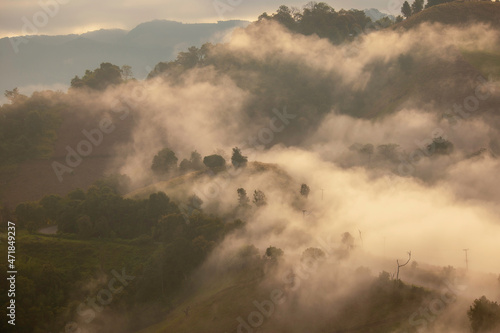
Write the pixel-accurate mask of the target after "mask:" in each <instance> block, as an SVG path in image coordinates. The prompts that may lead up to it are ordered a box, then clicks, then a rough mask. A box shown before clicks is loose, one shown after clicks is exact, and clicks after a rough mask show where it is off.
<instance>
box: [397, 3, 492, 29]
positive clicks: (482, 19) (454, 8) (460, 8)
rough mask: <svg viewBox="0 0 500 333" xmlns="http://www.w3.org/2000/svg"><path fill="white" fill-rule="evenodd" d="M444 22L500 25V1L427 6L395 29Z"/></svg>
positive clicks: (451, 23)
mask: <svg viewBox="0 0 500 333" xmlns="http://www.w3.org/2000/svg"><path fill="white" fill-rule="evenodd" d="M424 22H428V23H442V24H448V25H457V26H465V25H470V24H472V23H487V24H490V25H491V26H493V27H497V28H498V27H500V3H495V2H491V1H453V2H449V3H444V4H440V5H437V6H432V7H430V8H427V9H425V10H423V11H421V12H420V13H417V14H415V15H412V16H410V17H409V18H408V19H406V20H404V21H403V22H401V23H398V24H395V25H394V26H393V29H398V28H404V29H410V28H413V27H415V26H417V25H419V24H421V23H424Z"/></svg>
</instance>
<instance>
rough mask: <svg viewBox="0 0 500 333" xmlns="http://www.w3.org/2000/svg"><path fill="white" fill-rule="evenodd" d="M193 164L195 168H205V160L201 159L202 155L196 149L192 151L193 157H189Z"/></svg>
mask: <svg viewBox="0 0 500 333" xmlns="http://www.w3.org/2000/svg"><path fill="white" fill-rule="evenodd" d="M189 161H190V162H191V166H192V168H193V169H194V170H201V169H203V162H202V160H201V155H200V153H198V152H197V151H196V150H195V151H193V152H192V153H191V158H190V159H189Z"/></svg>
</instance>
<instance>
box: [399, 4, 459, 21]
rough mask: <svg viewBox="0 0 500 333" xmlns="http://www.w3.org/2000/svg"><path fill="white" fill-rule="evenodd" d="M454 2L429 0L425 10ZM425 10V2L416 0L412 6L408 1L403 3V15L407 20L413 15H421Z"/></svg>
mask: <svg viewBox="0 0 500 333" xmlns="http://www.w3.org/2000/svg"><path fill="white" fill-rule="evenodd" d="M452 1H454V0H428V1H427V4H426V5H425V8H426V9H427V8H430V7H432V6H436V5H440V4H442V3H447V2H452ZM423 9H424V0H415V1H414V2H413V3H412V4H411V6H410V3H409V2H408V1H405V2H404V3H403V6H402V7H401V13H402V14H403V16H404V17H405V18H408V17H410V16H412V15H415V14H417V13H420V12H421V11H422V10H423Z"/></svg>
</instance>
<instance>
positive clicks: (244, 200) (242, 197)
mask: <svg viewBox="0 0 500 333" xmlns="http://www.w3.org/2000/svg"><path fill="white" fill-rule="evenodd" d="M236 192H238V202H239V204H240V206H247V205H248V203H249V202H250V199H249V198H248V196H247V191H245V189H244V188H241V187H240V188H239V189H237V190H236Z"/></svg>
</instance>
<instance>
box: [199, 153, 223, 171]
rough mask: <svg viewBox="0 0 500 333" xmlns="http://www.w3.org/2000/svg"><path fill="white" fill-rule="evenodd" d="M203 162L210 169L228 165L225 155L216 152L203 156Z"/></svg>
mask: <svg viewBox="0 0 500 333" xmlns="http://www.w3.org/2000/svg"><path fill="white" fill-rule="evenodd" d="M203 164H205V166H206V167H207V168H210V169H222V168H224V167H225V166H226V160H225V159H224V157H222V156H220V155H217V154H214V155H209V156H205V157H204V158H203Z"/></svg>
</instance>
